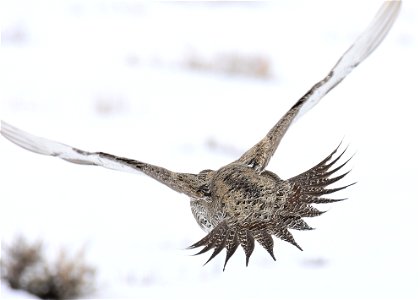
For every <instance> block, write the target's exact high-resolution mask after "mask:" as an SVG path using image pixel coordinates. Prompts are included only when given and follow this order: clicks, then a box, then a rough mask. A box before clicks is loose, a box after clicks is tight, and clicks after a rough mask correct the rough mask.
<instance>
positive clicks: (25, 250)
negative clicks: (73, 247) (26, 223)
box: [1, 237, 95, 299]
mask: <svg viewBox="0 0 420 300" xmlns="http://www.w3.org/2000/svg"><path fill="white" fill-rule="evenodd" d="M2 254H3V256H2V260H1V278H2V280H4V281H5V282H8V283H9V285H10V287H11V288H13V289H20V290H25V291H27V292H29V293H31V294H33V295H35V296H37V297H40V298H41V299H71V298H78V297H82V296H85V295H86V294H88V293H89V292H92V290H93V286H94V284H93V283H94V277H95V269H94V268H92V267H91V266H88V265H87V264H86V263H85V261H84V252H83V250H82V251H79V252H78V253H77V254H76V255H75V256H74V257H69V255H68V254H67V252H66V251H64V250H62V251H61V252H60V254H59V255H58V256H57V258H56V259H55V261H53V262H51V261H49V260H47V259H46V258H45V254H44V253H43V245H42V243H41V242H39V241H38V242H33V243H29V242H28V241H26V240H25V239H24V238H23V237H18V238H17V239H15V240H14V241H13V242H12V243H11V244H10V245H5V244H4V243H2Z"/></svg>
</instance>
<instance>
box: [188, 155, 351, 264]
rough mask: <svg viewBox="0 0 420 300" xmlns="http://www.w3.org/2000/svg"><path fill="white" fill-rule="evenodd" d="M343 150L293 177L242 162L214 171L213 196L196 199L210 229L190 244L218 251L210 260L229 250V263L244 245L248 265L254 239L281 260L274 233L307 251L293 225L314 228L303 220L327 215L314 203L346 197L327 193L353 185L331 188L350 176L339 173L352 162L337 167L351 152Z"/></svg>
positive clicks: (197, 214)
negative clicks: (280, 175) (279, 174)
mask: <svg viewBox="0 0 420 300" xmlns="http://www.w3.org/2000/svg"><path fill="white" fill-rule="evenodd" d="M337 150H338V147H337V149H335V150H334V151H333V152H332V153H331V154H330V155H328V157H326V158H325V159H324V160H323V161H321V162H320V163H319V164H317V165H316V166H315V167H313V168H311V169H309V170H308V171H306V172H303V173H302V174H300V175H298V176H295V177H292V178H290V179H288V180H282V179H280V178H279V177H278V176H277V175H276V174H274V173H272V172H270V171H262V172H258V171H256V170H255V169H254V168H252V167H250V166H245V165H242V164H238V163H237V162H234V163H232V164H230V165H227V166H225V167H223V168H221V169H219V170H218V171H216V172H213V173H212V174H213V176H212V177H211V178H209V183H208V185H209V188H208V189H209V191H210V195H211V200H210V201H208V200H206V199H197V200H195V201H192V203H191V207H192V211H193V214H194V216H195V217H196V219H197V221H198V222H199V224H200V225H201V226H202V227H203V229H204V230H206V231H210V232H209V234H207V236H205V237H204V238H203V239H201V240H200V241H198V242H197V243H195V244H193V245H192V246H190V248H191V249H192V248H198V247H204V248H203V249H201V251H200V252H198V253H197V254H202V253H205V252H207V251H209V250H211V249H214V251H213V253H212V255H211V256H210V258H209V260H208V261H207V262H209V261H210V260H211V259H213V258H214V257H215V256H216V255H217V254H218V253H220V251H221V250H222V249H223V248H226V260H225V266H226V263H227V261H228V260H229V259H230V257H231V256H232V255H233V253H234V252H235V251H236V249H237V247H238V245H239V244H240V245H241V246H242V248H243V249H244V251H245V255H246V263H247V265H248V261H249V257H250V256H251V254H252V251H253V249H254V244H255V241H254V240H256V241H257V242H258V243H259V244H261V246H263V247H264V249H266V250H267V251H268V253H269V254H270V255H271V257H273V259H274V260H275V256H274V252H273V244H274V243H273V238H272V235H274V236H276V237H278V238H280V239H282V240H284V241H286V242H289V243H291V244H293V245H295V246H296V247H297V248H299V249H300V250H302V248H301V247H300V246H299V245H298V244H297V243H296V241H295V240H294V238H293V236H292V234H291V233H290V231H289V229H295V230H311V229H312V228H311V227H310V226H309V225H308V224H307V223H306V222H305V221H304V220H303V219H302V218H305V217H315V216H319V215H321V214H322V213H323V211H319V210H318V209H316V208H315V207H313V206H312V204H318V203H331V202H336V201H340V200H343V199H330V198H323V197H322V196H323V195H326V194H331V193H334V192H337V191H339V190H342V189H345V188H346V187H348V186H350V185H351V184H350V185H346V186H342V187H339V188H332V189H328V188H327V186H329V185H330V184H333V183H335V182H336V181H338V180H340V179H342V178H343V177H344V176H346V175H347V174H348V172H346V173H343V174H341V175H337V176H335V177H334V175H335V173H336V172H337V171H339V170H340V169H341V168H343V167H344V166H345V165H346V164H347V162H348V161H349V160H347V161H345V162H344V163H342V164H341V165H339V166H336V165H335V164H336V163H337V162H338V161H339V159H340V158H341V157H342V155H343V154H344V152H345V150H344V151H343V152H342V153H341V154H340V155H338V156H337V157H336V158H333V157H334V154H336V152H337ZM333 167H334V168H333ZM207 262H206V263H207Z"/></svg>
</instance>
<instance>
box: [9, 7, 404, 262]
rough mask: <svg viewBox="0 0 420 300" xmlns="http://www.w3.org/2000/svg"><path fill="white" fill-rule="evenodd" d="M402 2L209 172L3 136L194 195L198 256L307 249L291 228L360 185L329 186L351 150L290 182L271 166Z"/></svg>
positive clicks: (303, 226) (14, 133) (16, 134)
mask: <svg viewBox="0 0 420 300" xmlns="http://www.w3.org/2000/svg"><path fill="white" fill-rule="evenodd" d="M400 7H401V2H400V1H386V2H384V3H383V5H382V6H381V8H380V10H379V12H378V13H377V15H376V16H375V17H374V19H373V21H372V22H371V24H370V25H369V26H368V27H367V29H366V30H365V31H364V32H363V33H362V34H361V35H360V36H359V37H358V38H357V39H356V41H355V42H354V43H353V45H352V46H351V47H350V48H349V49H348V50H347V51H346V52H345V53H344V54H343V55H342V56H341V58H340V59H339V60H338V62H337V63H336V64H335V66H334V67H333V68H332V69H331V71H330V72H329V73H328V74H327V76H326V77H325V78H324V79H322V80H321V81H319V82H318V83H316V84H315V85H314V86H313V87H312V88H310V89H309V91H308V92H307V93H306V94H304V95H303V97H301V98H300V99H299V100H298V101H297V102H296V103H295V104H294V105H293V106H292V107H291V108H290V109H289V110H288V111H287V112H286V114H285V115H283V116H282V117H281V118H280V120H279V121H278V122H277V123H276V124H275V125H274V127H273V128H271V130H270V131H269V132H268V133H267V135H266V136H265V137H264V138H262V139H261V140H260V141H259V142H258V143H256V144H255V145H254V146H253V147H251V148H250V149H249V150H247V151H246V152H245V153H244V154H243V155H242V156H241V157H239V159H237V160H235V161H233V162H231V163H229V164H228V165H226V166H223V167H221V168H220V169H218V170H203V171H201V172H200V173H198V174H190V173H177V172H173V171H170V170H168V169H165V168H163V167H159V166H155V165H151V164H148V163H145V162H141V161H137V160H134V159H129V158H125V157H120V156H116V155H112V154H108V153H104V152H88V151H84V150H80V149H77V148H75V147H72V146H68V145H65V144H62V143H59V142H56V141H52V140H49V139H45V138H42V137H38V136H35V135H32V134H30V133H27V132H25V131H22V130H20V129H18V128H16V127H14V126H12V125H10V124H8V123H6V122H4V121H2V122H1V134H2V135H3V136H4V137H5V138H6V139H8V140H10V141H11V142H13V143H15V144H17V145H19V146H21V147H23V148H25V149H27V150H29V151H33V152H35V153H39V154H44V155H50V156H56V157H59V158H61V159H64V160H66V161H69V162H72V163H76V164H83V165H94V166H102V167H105V168H108V169H112V170H118V171H127V172H133V173H143V174H146V175H148V176H150V177H152V178H154V179H156V180H157V181H159V182H160V183H163V184H164V185H166V186H168V187H169V188H171V189H173V190H175V191H177V192H179V193H183V194H185V195H187V196H188V197H189V198H190V205H191V211H192V214H193V215H194V218H195V219H196V221H197V223H198V225H199V226H200V227H201V228H202V229H203V230H204V231H205V232H207V235H205V236H204V238H202V239H201V240H200V241H198V242H196V243H195V244H193V245H192V246H190V248H199V247H203V248H202V249H201V250H200V251H199V252H198V253H197V254H202V253H205V252H207V251H209V250H211V249H213V252H212V254H211V256H210V258H209V259H208V260H207V262H209V261H210V260H212V259H213V258H214V257H215V256H216V255H218V254H219V253H220V252H221V251H222V250H223V249H226V258H225V263H224V267H223V270H224V269H225V267H226V263H227V262H228V260H229V259H230V258H231V257H232V255H233V254H234V253H235V251H236V250H237V248H238V247H239V246H241V247H242V248H243V250H244V252H245V257H246V265H248V262H249V258H250V256H251V254H252V252H253V250H254V245H255V240H257V242H258V243H259V244H261V245H262V246H263V248H265V249H266V250H267V251H268V253H269V254H270V255H271V257H272V258H273V259H274V260H275V256H274V252H273V244H274V243H273V237H272V236H275V237H277V238H280V239H282V240H284V241H286V242H289V243H291V244H293V245H294V246H296V247H297V248H298V249H300V250H302V248H301V247H300V246H299V244H298V243H297V242H296V241H295V240H294V238H293V235H292V234H291V233H290V231H289V229H296V230H310V229H312V228H311V227H310V226H309V225H308V224H307V223H306V222H305V220H304V219H303V218H307V217H315V216H319V215H321V214H322V213H323V211H320V210H318V209H317V208H315V207H314V206H313V204H319V203H332V202H336V201H340V200H343V199H334V198H329V196H325V195H330V194H332V193H334V192H337V191H339V190H342V189H345V188H347V187H348V186H350V185H352V184H349V185H344V186H341V187H335V188H331V187H329V186H330V185H331V184H333V183H335V182H337V181H339V180H341V179H342V178H343V177H345V176H346V175H347V174H348V172H349V171H347V172H342V171H341V172H339V171H340V170H342V168H343V167H344V166H345V165H346V163H347V162H348V161H349V160H347V161H344V162H340V163H339V161H340V159H341V158H342V156H343V154H344V152H345V150H343V151H339V150H338V149H339V147H340V146H339V147H337V148H336V149H334V151H332V152H331V153H330V154H329V155H328V156H327V157H326V158H325V159H323V160H322V161H321V162H319V163H318V164H317V165H315V166H314V167H312V168H310V169H309V170H307V171H306V172H303V173H302V174H299V175H297V176H294V177H292V178H289V179H286V180H284V179H281V178H280V177H279V176H278V175H276V174H275V173H273V172H271V171H268V170H267V169H266V167H267V165H268V163H269V162H270V159H271V157H272V156H273V155H274V153H275V151H276V149H277V147H278V146H279V143H280V141H281V139H282V138H283V136H284V135H285V133H286V132H287V130H288V129H289V127H290V126H291V125H292V124H293V123H294V122H296V121H297V120H298V119H299V118H300V117H301V116H302V115H303V114H305V113H306V112H307V111H308V110H310V109H311V108H312V107H313V106H314V105H316V104H317V103H318V102H319V101H320V100H321V99H322V97H323V96H325V95H326V94H327V93H328V92H329V91H330V90H331V89H333V88H334V87H335V86H336V85H337V84H339V83H340V82H341V81H342V80H343V79H344V78H345V77H346V76H347V75H348V74H349V73H350V72H351V71H352V70H353V69H354V68H355V67H357V66H358V65H359V64H360V63H361V62H362V61H363V60H364V59H365V58H366V57H368V56H369V54H370V53H372V52H373V51H374V50H375V49H376V47H377V46H378V45H379V44H380V43H381V42H382V40H383V39H384V38H385V36H386V35H387V33H388V32H389V30H390V29H391V27H392V25H393V24H394V21H395V19H396V18H397V15H398V12H399V10H400ZM338 174H340V175H338ZM207 262H206V263H207Z"/></svg>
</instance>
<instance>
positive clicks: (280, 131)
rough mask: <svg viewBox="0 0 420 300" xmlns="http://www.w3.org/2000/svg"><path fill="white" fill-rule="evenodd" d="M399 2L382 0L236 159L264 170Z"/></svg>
mask: <svg viewBox="0 0 420 300" xmlns="http://www.w3.org/2000/svg"><path fill="white" fill-rule="evenodd" d="M400 6H401V1H386V2H384V4H383V5H382V7H381V8H380V10H379V12H378V13H377V15H376V16H375V18H374V19H373V21H372V23H371V24H370V25H369V27H368V28H367V29H366V30H365V31H364V32H363V33H362V35H360V36H359V37H358V39H357V40H356V41H355V42H354V44H353V45H352V46H351V47H350V48H349V49H348V50H347V51H346V52H345V53H344V54H343V56H342V57H341V58H340V59H339V60H338V62H337V63H336V65H335V66H334V67H333V68H332V70H331V71H330V72H329V73H328V75H327V76H326V77H325V78H324V79H322V80H321V81H319V82H318V83H316V84H315V85H314V86H313V87H312V88H311V89H310V90H309V91H308V92H307V93H306V94H305V95H304V96H303V97H302V98H300V99H299V100H298V101H297V102H296V103H295V104H294V105H293V106H292V107H291V108H290V110H289V111H288V112H287V113H286V114H285V115H284V116H283V117H282V118H281V119H280V120H279V121H278V122H277V124H276V125H274V127H273V128H272V129H271V130H270V131H269V132H268V134H267V135H266V136H265V137H264V138H263V139H262V140H261V141H260V142H259V143H257V144H256V145H255V146H253V147H252V148H251V149H249V150H248V151H247V152H245V153H244V154H243V155H242V156H241V157H240V158H239V160H237V161H236V162H239V163H243V164H246V165H249V166H251V167H253V168H255V169H256V170H257V171H262V170H264V168H265V167H266V166H267V165H268V162H269V161H270V159H271V157H272V156H273V155H274V152H275V151H276V149H277V147H278V145H279V143H280V140H281V139H282V138H283V136H284V134H285V133H286V131H287V130H288V129H289V127H290V125H291V124H292V123H293V122H295V121H296V120H297V119H298V118H299V117H301V116H302V115H303V114H304V113H305V112H307V111H308V110H310V109H311V108H312V107H313V106H314V105H316V104H317V103H318V102H319V101H320V100H321V98H322V97H324V96H325V95H326V94H327V93H328V92H329V91H330V90H332V89H333V88H334V87H335V86H336V85H337V84H339V83H340V82H341V81H342V80H343V79H344V78H345V77H346V76H347V75H348V74H349V73H350V72H351V71H352V70H353V69H354V68H355V67H357V66H358V65H359V64H360V63H361V62H362V61H363V60H364V59H365V58H366V57H368V56H369V54H370V53H372V52H373V51H374V50H375V49H376V47H378V45H379V44H380V43H381V42H382V40H383V39H384V38H385V36H386V35H387V33H388V32H389V30H390V29H391V27H392V25H393V24H394V21H395V19H396V18H397V15H398V12H399V10H400Z"/></svg>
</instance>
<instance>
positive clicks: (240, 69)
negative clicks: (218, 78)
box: [185, 52, 272, 79]
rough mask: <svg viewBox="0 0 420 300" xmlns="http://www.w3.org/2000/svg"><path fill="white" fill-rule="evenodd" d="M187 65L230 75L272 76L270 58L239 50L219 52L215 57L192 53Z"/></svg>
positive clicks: (188, 57)
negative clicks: (238, 51)
mask: <svg viewBox="0 0 420 300" xmlns="http://www.w3.org/2000/svg"><path fill="white" fill-rule="evenodd" d="M185 65H186V67H187V68H189V69H195V70H203V71H212V72H219V73H224V74H228V75H242V76H247V77H256V78H260V79H266V78H270V77H271V76H272V74H271V63H270V60H269V59H268V58H267V57H266V56H263V55H260V54H241V53H237V52H225V53H218V54H216V55H215V56H213V57H204V56H199V55H197V54H195V53H190V55H188V56H187V57H186V60H185Z"/></svg>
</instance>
